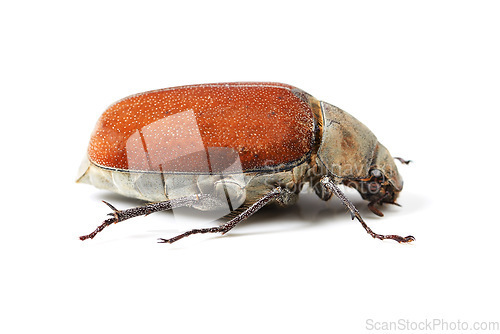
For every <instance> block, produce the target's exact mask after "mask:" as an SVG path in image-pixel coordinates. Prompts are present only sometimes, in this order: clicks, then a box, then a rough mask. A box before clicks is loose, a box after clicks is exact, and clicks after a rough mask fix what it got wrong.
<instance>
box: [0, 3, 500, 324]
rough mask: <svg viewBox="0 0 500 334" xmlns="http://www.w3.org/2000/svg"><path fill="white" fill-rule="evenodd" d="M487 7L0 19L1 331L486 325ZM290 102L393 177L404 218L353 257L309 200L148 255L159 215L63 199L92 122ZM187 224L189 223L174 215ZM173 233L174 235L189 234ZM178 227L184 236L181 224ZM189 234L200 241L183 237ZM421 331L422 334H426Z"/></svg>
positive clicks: (9, 7)
mask: <svg viewBox="0 0 500 334" xmlns="http://www.w3.org/2000/svg"><path fill="white" fill-rule="evenodd" d="M499 10H500V5H499V4H498V2H497V1H412V2H410V1H343V2H334V1H310V0H309V1H290V0H288V1H280V2H278V1H245V2H239V1H182V2H181V1H141V2H129V1H116V2H111V1H102V0H101V1H86V2H81V3H76V2H71V1H24V2H21V1H19V2H16V3H15V4H14V2H12V3H11V4H3V5H2V10H1V14H0V16H1V19H0V28H1V34H2V35H1V36H2V39H1V47H2V51H1V53H0V57H1V63H0V66H1V73H0V82H1V92H2V93H1V99H2V104H1V110H2V114H1V115H2V121H1V123H2V131H1V132H0V136H1V140H2V146H1V151H2V154H1V161H2V163H1V172H2V176H3V179H2V183H1V184H2V201H1V207H2V210H1V213H0V220H1V224H2V225H1V233H0V239H1V240H0V247H1V249H0V251H1V253H0V254H1V255H0V256H1V262H0V263H1V271H2V272H1V276H0V281H1V283H0V308H1V310H0V331H1V332H2V333H35V332H43V333H152V332H155V333H212V332H213V333H278V332H279V333H362V332H365V331H366V332H370V331H369V330H368V329H367V321H369V320H368V319H372V320H373V321H374V322H375V321H376V322H383V321H398V320H399V319H408V320H410V321H414V322H420V321H425V320H431V321H432V319H443V320H444V321H447V322H450V323H451V322H456V321H458V320H460V321H462V322H464V321H469V322H470V323H471V324H472V322H474V321H497V322H498V321H500V316H499V312H498V311H499V302H498V300H499V298H500V292H499V285H498V282H499V279H500V275H499V273H498V270H499V262H498V256H499V251H500V247H499V242H498V235H499V233H500V227H499V223H500V219H499V216H498V215H499V213H498V211H496V208H498V198H497V197H496V196H497V195H498V186H499V182H498V178H499V177H498V175H497V174H498V164H499V162H500V161H499V158H498V144H499V136H498V120H497V118H496V117H495V116H496V115H498V112H499V108H500V98H499V97H500V96H499V92H500V65H499V59H500V43H499V34H500V20H499ZM226 81H278V82H285V83H289V84H292V85H295V86H297V87H299V88H302V89H304V90H305V91H307V92H309V93H311V94H312V95H314V96H315V97H316V98H318V99H321V100H324V101H327V102H329V103H332V104H334V105H336V106H338V107H340V108H342V109H344V110H346V111H348V112H349V113H351V114H353V115H354V116H356V117H357V118H358V119H359V120H361V121H362V122H364V123H365V124H366V125H367V126H368V127H369V128H370V129H371V130H372V131H373V132H374V133H375V134H376V135H377V137H378V138H379V140H380V141H381V142H382V143H383V144H384V145H385V146H386V147H388V148H389V150H390V151H391V153H392V154H393V155H395V156H398V155H399V156H403V157H405V158H407V159H412V160H413V161H414V164H412V165H409V166H401V167H400V172H401V174H402V175H403V177H404V179H405V189H404V191H403V192H402V195H401V198H400V203H401V204H402V205H403V207H401V208H398V207H395V206H394V207H387V208H386V209H385V217H384V218H379V217H376V216H375V215H373V214H372V213H370V212H369V211H368V210H367V209H366V206H365V203H364V201H362V200H361V198H360V197H359V195H357V194H356V193H354V192H348V195H349V197H350V198H351V199H352V200H353V202H354V203H355V204H356V205H357V206H358V207H359V208H360V210H361V213H362V215H363V216H364V217H365V219H366V221H367V223H368V224H369V225H370V226H371V227H372V228H373V229H374V230H375V231H376V232H379V233H397V234H401V235H407V234H412V235H414V236H415V237H416V239H417V240H416V242H415V243H414V244H411V245H400V244H397V243H395V242H392V241H383V242H382V241H378V240H374V239H372V238H371V237H369V236H368V235H367V234H366V233H365V232H364V230H363V229H362V228H361V226H360V225H359V223H357V222H355V221H351V220H350V217H349V214H348V213H347V212H346V211H345V209H344V208H343V207H342V205H341V204H340V203H339V202H338V201H335V200H332V201H330V202H328V203H324V202H322V201H320V200H319V199H317V198H316V197H315V196H314V195H312V194H306V195H305V196H303V198H302V199H301V200H300V202H299V204H298V205H297V206H295V207H292V208H287V209H282V210H264V211H263V212H261V213H258V214H256V215H255V216H253V217H252V218H251V219H250V220H249V221H248V222H245V223H243V224H241V226H238V227H237V228H236V229H234V230H233V231H232V232H231V233H230V235H227V236H225V237H219V236H213V235H212V236H207V235H204V236H193V237H191V238H188V239H186V240H183V241H181V242H178V243H176V244H174V245H165V244H157V243H156V239H157V238H158V237H171V236H174V235H176V234H178V233H179V232H183V231H185V230H187V229H189V228H191V227H193V225H188V224H184V223H182V224H180V223H178V222H175V221H174V219H172V215H170V214H168V213H160V214H155V215H151V216H148V217H146V218H137V219H133V220H130V221H127V222H124V223H122V224H118V225H113V226H111V227H109V228H108V229H106V231H105V232H103V233H101V235H99V236H98V237H96V238H95V239H94V240H91V241H86V242H81V241H79V240H78V236H79V235H81V234H86V233H89V232H90V231H92V230H93V229H94V228H95V227H96V226H97V225H98V224H99V223H100V222H101V221H102V220H103V219H104V218H105V215H106V214H107V213H108V212H109V209H108V208H107V207H105V206H104V205H103V204H102V203H101V202H100V201H101V200H103V199H104V200H108V201H110V202H112V203H113V204H115V205H116V206H117V207H119V208H127V207H131V206H134V205H139V204H140V203H141V202H140V201H136V200H132V199H126V198H123V197H120V196H117V195H113V194H110V193H107V192H105V191H101V190H97V189H95V188H93V187H90V186H86V185H79V184H75V183H74V180H75V177H76V172H77V169H78V166H79V163H80V161H81V159H82V157H83V156H84V155H85V151H86V146H87V143H88V139H89V136H90V133H91V131H92V129H93V127H94V124H95V122H96V120H97V118H98V117H99V115H100V114H101V113H102V112H103V111H104V110H105V108H106V107H107V106H108V105H109V104H111V103H112V102H114V101H115V100H118V99H120V98H122V97H125V96H127V95H129V94H133V93H137V92H142V91H146V90H151V89H157V88H163V87H170V86H177V85H184V84H195V83H207V82H226ZM188 218H189V216H188ZM186 220H190V219H186ZM194 220H196V219H195V218H194V217H193V221H194ZM195 225H196V224H195ZM438 329H439V328H438Z"/></svg>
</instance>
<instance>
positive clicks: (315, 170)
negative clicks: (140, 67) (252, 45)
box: [77, 82, 415, 243]
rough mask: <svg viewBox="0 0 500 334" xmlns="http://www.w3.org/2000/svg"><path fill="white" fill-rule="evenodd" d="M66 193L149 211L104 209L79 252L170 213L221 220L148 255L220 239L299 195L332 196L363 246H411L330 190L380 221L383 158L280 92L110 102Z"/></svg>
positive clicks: (385, 194)
mask: <svg viewBox="0 0 500 334" xmlns="http://www.w3.org/2000/svg"><path fill="white" fill-rule="evenodd" d="M396 159H398V160H400V161H401V162H403V163H408V161H405V160H403V159H401V158H396ZM77 182H82V183H88V184H92V185H94V186H96V187H97V188H101V189H107V190H110V191H113V192H116V193H119V194H121V195H124V196H128V197H133V198H138V199H141V200H145V201H148V202H149V204H146V205H144V206H139V207H135V208H130V209H126V210H118V209H116V208H115V207H114V206H113V205H111V204H109V203H107V202H104V203H106V204H107V205H108V206H109V207H110V208H111V210H112V211H113V212H112V213H110V214H109V215H110V216H111V218H108V219H106V220H105V221H104V222H103V223H102V224H101V225H100V226H99V227H98V228H97V229H96V230H95V231H93V232H92V233H90V234H88V235H84V236H81V237H80V239H81V240H86V239H92V238H94V237H95V236H96V234H98V233H99V232H101V231H102V230H103V229H104V228H105V227H107V226H109V225H111V224H112V223H118V222H122V221H124V220H127V219H130V218H133V217H136V216H141V215H148V214H150V213H153V212H158V211H164V210H173V209H175V208H179V207H192V208H195V209H198V210H202V211H209V210H221V209H222V210H223V211H224V210H225V212H226V213H227V216H228V217H229V220H228V221H227V222H226V223H224V224H222V225H220V226H218V227H210V228H201V229H193V230H190V231H187V232H185V233H183V234H180V235H177V236H175V237H172V238H168V239H164V238H160V239H158V241H159V242H160V243H173V242H175V241H178V240H180V239H182V238H184V237H187V236H190V235H193V234H200V233H222V234H225V233H227V232H229V231H230V230H231V229H232V228H234V226H236V225H237V224H238V223H240V222H241V221H244V220H245V219H246V218H248V217H249V216H251V215H252V214H254V213H255V212H256V211H258V210H259V209H261V208H262V207H263V206H265V205H267V204H270V203H274V204H278V205H281V206H287V205H292V204H294V203H295V202H296V201H297V198H298V195H299V192H300V191H301V190H302V188H303V186H304V185H305V184H309V185H310V186H311V188H312V189H314V191H315V193H316V194H317V196H318V197H319V198H320V199H322V200H325V201H326V200H329V199H330V198H331V197H332V196H333V195H335V196H336V197H337V198H338V199H340V201H341V202H342V203H343V204H344V205H345V206H346V207H347V209H348V210H349V211H350V213H351V218H352V219H354V218H356V219H357V220H358V221H359V222H360V223H361V225H362V226H363V227H364V229H365V230H366V232H367V233H368V234H370V235H371V236H372V237H374V238H377V239H392V240H395V241H397V242H400V243H407V242H411V241H413V240H415V238H414V237H413V236H411V235H409V236H406V237H401V236H399V235H382V234H377V233H375V232H373V231H372V230H371V229H370V228H369V227H368V226H367V225H366V223H365V222H364V220H363V218H362V217H361V215H360V213H359V211H358V210H357V209H356V207H355V206H354V205H353V204H352V202H351V201H350V200H349V199H348V198H347V197H346V196H345V195H344V194H343V192H342V191H341V189H340V188H339V186H340V185H345V186H347V187H352V188H355V189H356V190H358V192H359V193H360V194H361V196H362V198H363V199H365V200H368V201H369V203H368V207H369V208H370V210H371V211H372V212H374V213H375V214H377V215H379V216H382V215H383V214H382V212H381V211H380V210H379V209H378V208H377V207H379V206H380V205H382V204H385V203H388V204H397V203H396V202H395V201H396V199H397V197H398V195H399V193H400V192H401V190H402V188H403V180H402V178H401V176H400V174H399V172H398V169H397V167H396V165H395V162H394V159H393V158H392V156H391V155H390V153H389V151H388V150H387V149H386V148H385V147H384V146H383V145H382V144H381V143H379V142H378V140H377V138H376V137H375V135H374V134H373V133H372V132H371V131H370V130H369V129H368V128H367V127H366V126H365V125H363V124H362V123H361V122H360V121H358V120H357V119H356V118H354V117H353V116H351V115H350V114H348V113H347V112H345V111H343V110H341V109H339V108H337V107H335V106H333V105H331V104H329V103H326V102H323V101H319V100H317V99H316V98H314V97H313V96H312V95H310V94H308V93H306V92H304V91H303V90H301V89H298V88H296V87H293V86H290V85H287V84H281V83H270V82H237V83H216V84H200V85H189V86H180V87H173V88H166V89H160V90H154V91H149V92H144V93H140V94H136V95H132V96H129V97H126V98H124V99H122V100H119V101H118V102H116V103H114V104H112V105H111V106H110V107H109V108H108V109H107V110H106V111H105V112H104V113H103V114H102V116H101V117H100V118H99V120H98V122H97V125H96V127H95V129H94V131H93V133H92V135H91V138H90V143H89V147H88V151H87V157H86V159H85V160H84V163H83V164H82V167H81V171H80V176H79V178H78V180H77Z"/></svg>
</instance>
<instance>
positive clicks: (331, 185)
mask: <svg viewBox="0 0 500 334" xmlns="http://www.w3.org/2000/svg"><path fill="white" fill-rule="evenodd" d="M321 184H322V185H323V186H324V187H325V188H327V189H328V190H330V191H331V192H333V193H334V194H335V196H337V197H338V198H339V199H340V200H341V201H342V203H344V205H345V206H346V207H347V208H348V209H349V211H350V212H351V218H352V219H354V217H356V219H357V220H358V221H359V222H360V223H361V225H362V226H363V227H364V229H365V230H366V232H368V234H369V235H371V236H372V237H373V238H376V239H380V240H384V239H392V240H396V241H397V242H411V241H414V240H415V238H414V237H413V236H411V235H409V236H407V237H401V236H399V235H383V234H377V233H375V232H373V231H372V229H371V228H369V227H368V225H366V223H365V222H364V220H363V218H361V215H360V214H359V211H358V209H356V207H355V206H354V204H352V202H351V201H350V200H349V199H348V198H347V197H345V195H344V193H342V191H341V190H340V188H339V187H337V186H336V185H335V183H333V181H332V180H331V179H330V178H329V177H328V176H324V177H323V178H322V179H321Z"/></svg>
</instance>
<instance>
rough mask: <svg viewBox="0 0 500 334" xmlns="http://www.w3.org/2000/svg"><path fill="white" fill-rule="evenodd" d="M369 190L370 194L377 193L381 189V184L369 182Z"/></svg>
mask: <svg viewBox="0 0 500 334" xmlns="http://www.w3.org/2000/svg"><path fill="white" fill-rule="evenodd" d="M368 191H369V192H370V194H377V193H378V192H379V191H380V184H378V183H377V182H370V183H368Z"/></svg>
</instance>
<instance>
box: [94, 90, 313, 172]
mask: <svg viewBox="0 0 500 334" xmlns="http://www.w3.org/2000/svg"><path fill="white" fill-rule="evenodd" d="M304 94H305V93H304V92H302V91H301V90H299V89H297V88H295V87H293V86H289V85H284V84H277V83H231V84H228V83H221V84H206V85H193V86H183V87H174V88H167V89H162V90H157V91H150V92H145V93H141V94H137V95H133V96H130V97H127V98H125V99H123V100H120V101H118V102H117V103H115V104H113V105H111V106H110V107H109V108H108V109H107V110H106V111H105V112H104V114H103V115H102V116H101V118H100V119H99V121H98V123H97V126H96V128H95V130H94V132H93V134H92V137H91V140H90V145H89V149H88V156H89V159H90V160H91V161H92V162H93V163H95V164H97V165H100V166H103V167H107V168H114V169H122V170H142V171H161V172H205V171H207V168H208V169H209V170H213V169H218V168H214V166H213V165H212V166H207V153H208V154H209V158H211V159H210V160H209V162H210V161H212V164H218V165H219V166H220V168H225V167H226V166H228V165H230V164H231V162H232V161H234V160H236V159H237V158H238V157H239V160H240V161H241V168H242V169H243V170H244V171H245V170H254V169H259V168H262V167H266V166H267V167H268V166H276V165H280V164H287V163H291V162H294V161H298V160H301V159H303V158H304V157H305V156H306V155H307V154H308V153H310V152H311V149H312V146H313V141H314V117H313V111H312V107H311V103H310V102H309V100H308V98H306V97H305V95H304ZM217 148H224V149H223V150H217ZM207 149H209V150H210V152H205V150H207ZM228 149H229V151H228Z"/></svg>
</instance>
